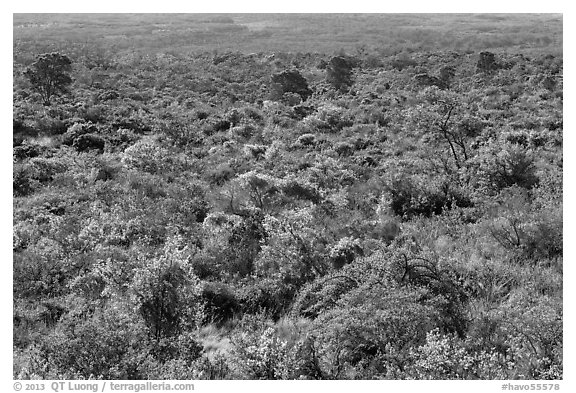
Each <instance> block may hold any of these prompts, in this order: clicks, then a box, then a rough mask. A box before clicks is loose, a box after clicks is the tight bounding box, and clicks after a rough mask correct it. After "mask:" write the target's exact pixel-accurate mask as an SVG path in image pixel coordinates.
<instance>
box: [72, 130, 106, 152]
mask: <svg viewBox="0 0 576 393" xmlns="http://www.w3.org/2000/svg"><path fill="white" fill-rule="evenodd" d="M105 145H106V141H105V139H104V138H102V137H101V136H100V135H96V134H83V135H80V136H79V137H77V138H76V139H74V142H73V143H72V146H73V147H74V148H75V149H76V150H78V151H80V152H84V151H88V150H96V151H98V152H100V153H103V152H104V146H105Z"/></svg>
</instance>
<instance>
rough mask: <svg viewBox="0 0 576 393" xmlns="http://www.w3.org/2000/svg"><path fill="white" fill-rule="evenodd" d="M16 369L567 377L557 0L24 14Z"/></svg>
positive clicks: (101, 373)
mask: <svg viewBox="0 0 576 393" xmlns="http://www.w3.org/2000/svg"><path fill="white" fill-rule="evenodd" d="M13 22H14V26H13V29H14V42H13V54H14V58H13V187H12V190H13V191H12V192H13V206H12V212H13V223H12V225H13V254H12V255H13V361H14V367H13V375H14V378H15V379H108V380H115V379H118V380H120V379H121V380H148V379H160V380H162V379H178V380H181V379H187V380H202V379H226V380H239V379H250V380H258V379H265V380H272V379H290V380H298V379H306V380H311V379H319V380H328V379H356V380H366V379H394V380H414V379H420V380H421V379H440V380H449V379H465V380H470V379H475V380H478V379H480V380H496V379H505V380H511V379H522V380H526V379H535V380H559V379H562V378H563V353H562V348H563V299H562V293H563V273H562V271H563V269H562V263H563V215H562V211H563V210H562V209H563V55H562V16H561V15H560V16H559V15H554V14H539V15H535V14H530V15H529V14H526V15H522V14H514V15H507V14H486V15H483V14H449V15H440V14H434V15H427V14H417V15H410V14H390V15H384V14H382V15H380V14H345V15H342V14H341V15H329V14H324V15H320V14H319V15H306V14H294V15H290V16H286V15H278V14H276V15H268V14H258V15H251V14H230V15H228V14H226V15H225V14H221V15H220V14H218V15H216V14H201V15H191V14H182V15H167V14H148V15H144V14H142V15H139V14H133V15H122V14H114V15H106V14H94V15H81V14H52V15H50V14H42V15H34V14H14V18H13Z"/></svg>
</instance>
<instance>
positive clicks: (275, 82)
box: [270, 70, 312, 101]
mask: <svg viewBox="0 0 576 393" xmlns="http://www.w3.org/2000/svg"><path fill="white" fill-rule="evenodd" d="M270 82H271V90H272V93H273V97H274V98H273V99H276V100H278V98H280V97H282V96H283V95H284V94H285V93H295V94H298V95H299V96H300V97H301V98H302V101H306V100H307V99H308V97H310V96H311V95H312V90H310V88H309V87H308V82H307V81H306V79H305V78H304V77H303V76H302V75H301V74H300V72H299V71H298V70H286V71H283V72H280V73H277V74H274V75H272V77H271V78H270Z"/></svg>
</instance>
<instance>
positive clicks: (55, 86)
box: [24, 52, 72, 105]
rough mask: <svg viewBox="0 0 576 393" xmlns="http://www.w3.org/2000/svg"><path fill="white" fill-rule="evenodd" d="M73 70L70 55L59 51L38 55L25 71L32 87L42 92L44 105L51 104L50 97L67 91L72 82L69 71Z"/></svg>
mask: <svg viewBox="0 0 576 393" xmlns="http://www.w3.org/2000/svg"><path fill="white" fill-rule="evenodd" d="M71 71H72V61H71V60H70V58H68V56H66V55H62V54H60V53H58V52H54V53H46V54H43V55H40V56H38V59H37V60H36V61H35V62H34V63H32V64H31V65H30V66H29V67H28V68H27V69H26V71H25V72H24V75H25V76H26V77H27V78H28V79H29V80H30V83H32V88H33V89H34V90H35V91H37V92H38V93H40V96H41V97H42V101H43V103H44V105H50V99H51V98H52V97H53V96H55V95H59V94H63V93H66V91H67V87H68V86H69V85H70V84H71V83H72V78H71V77H70V75H69V73H70V72H71Z"/></svg>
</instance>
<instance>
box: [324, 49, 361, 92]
mask: <svg viewBox="0 0 576 393" xmlns="http://www.w3.org/2000/svg"><path fill="white" fill-rule="evenodd" d="M355 65H356V64H355V62H354V61H353V60H352V59H350V58H348V57H344V56H335V57H333V58H332V59H330V62H329V63H328V65H327V67H326V81H327V82H328V83H329V84H331V85H332V87H334V88H335V89H336V90H340V91H346V90H347V89H350V87H351V86H352V84H353V83H354V81H353V80H352V69H353V68H354V67H355Z"/></svg>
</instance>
